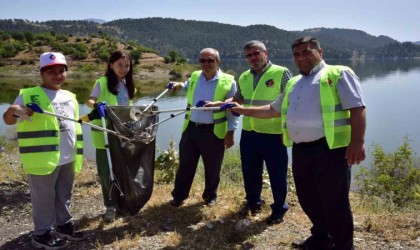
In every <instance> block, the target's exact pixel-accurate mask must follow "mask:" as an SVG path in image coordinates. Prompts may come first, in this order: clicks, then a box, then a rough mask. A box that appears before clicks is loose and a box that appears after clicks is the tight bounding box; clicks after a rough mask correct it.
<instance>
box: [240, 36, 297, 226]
mask: <svg viewBox="0 0 420 250" xmlns="http://www.w3.org/2000/svg"><path fill="white" fill-rule="evenodd" d="M243 51H244V54H245V57H246V59H247V61H248V63H249V65H250V66H251V69H250V70H247V71H245V72H244V73H242V75H241V76H240V78H239V85H238V90H237V92H236V94H235V96H234V97H233V101H235V102H238V103H240V104H243V105H244V106H245V107H254V106H262V105H266V104H269V103H271V102H273V101H275V100H276V99H277V97H278V96H279V95H280V93H282V92H283V89H284V86H285V85H286V83H287V81H288V80H289V79H290V78H291V77H292V73H291V72H290V71H289V70H288V69H287V68H285V67H282V66H278V65H275V64H272V63H271V62H270V61H269V60H268V52H267V49H266V47H265V45H264V44H263V43H262V42H260V41H256V40H253V41H250V42H248V43H246V44H245V46H244V48H243ZM280 124H281V120H280V118H272V119H258V118H253V117H250V116H244V117H243V126H242V128H243V129H242V133H241V140H240V151H241V162H242V173H243V178H244V184H245V192H246V204H245V206H244V208H242V209H241V211H240V214H242V215H247V214H248V212H251V215H256V214H257V213H259V212H260V211H261V205H262V204H263V202H264V200H263V199H262V198H261V191H262V185H263V163H264V162H265V165H266V167H267V172H268V176H269V178H270V185H271V191H272V194H273V201H274V202H273V203H272V204H271V210H272V212H271V215H270V217H268V219H267V221H266V222H267V224H269V225H270V224H277V223H280V222H282V221H283V217H284V214H285V213H286V211H287V210H288V206H287V204H286V194H287V163H288V157H287V150H286V147H285V146H284V145H283V143H282V137H281V127H280Z"/></svg>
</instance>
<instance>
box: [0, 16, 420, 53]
mask: <svg viewBox="0 0 420 250" xmlns="http://www.w3.org/2000/svg"><path fill="white" fill-rule="evenodd" d="M0 31H2V32H12V31H14V32H15V31H21V32H24V31H30V32H46V31H52V32H55V33H58V34H61V33H63V34H66V35H73V36H89V35H92V34H95V33H101V32H104V33H107V34H109V35H111V36H115V37H117V38H118V39H120V40H121V41H135V42H136V43H138V44H143V45H145V46H147V47H151V48H154V49H156V50H157V51H159V53H160V54H161V55H164V54H167V53H168V51H171V50H177V51H178V52H180V53H181V55H183V56H184V57H187V58H196V56H197V54H198V52H199V51H200V50H201V49H202V48H204V47H213V48H216V49H218V50H219V51H220V54H221V56H222V57H223V58H242V57H243V56H242V47H243V45H244V44H245V43H246V42H247V41H249V40H253V39H258V40H261V41H263V42H264V43H265V44H266V46H267V48H268V50H269V53H270V56H271V57H283V58H287V59H289V58H292V55H291V49H290V45H291V43H292V42H293V40H294V39H296V38H297V37H300V36H302V35H312V36H316V37H318V38H319V39H320V41H321V43H322V47H323V49H324V57H327V58H351V57H367V58H372V57H375V58H397V57H398V58H406V57H420V46H419V45H416V44H414V43H410V42H405V43H399V42H397V41H396V40H394V39H392V38H390V37H387V36H372V35H369V34H367V33H366V32H364V31H360V30H352V29H337V28H335V29H327V28H314V29H307V30H303V31H286V30H282V29H278V28H276V27H274V26H269V25H250V26H238V25H230V24H222V23H217V22H204V21H192V20H183V19H172V18H143V19H119V20H114V21H111V22H105V23H102V24H99V23H96V22H92V21H47V22H30V21H27V20H21V19H13V20H10V19H9V20H0Z"/></svg>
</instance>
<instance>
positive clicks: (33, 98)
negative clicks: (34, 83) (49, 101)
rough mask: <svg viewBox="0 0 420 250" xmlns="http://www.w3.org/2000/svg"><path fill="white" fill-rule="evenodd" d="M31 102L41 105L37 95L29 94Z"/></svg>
mask: <svg viewBox="0 0 420 250" xmlns="http://www.w3.org/2000/svg"><path fill="white" fill-rule="evenodd" d="M30 97H31V102H32V103H36V104H38V105H41V103H40V101H39V95H31V96H30Z"/></svg>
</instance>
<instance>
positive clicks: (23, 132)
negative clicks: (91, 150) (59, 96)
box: [17, 86, 83, 175]
mask: <svg viewBox="0 0 420 250" xmlns="http://www.w3.org/2000/svg"><path fill="white" fill-rule="evenodd" d="M67 93H68V95H69V96H70V97H71V98H72V99H73V102H74V104H75V117H74V118H75V119H78V118H79V106H78V103H77V100H76V98H75V95H74V94H73V93H71V92H69V91H67ZM20 94H21V95H22V99H23V103H24V104H27V103H36V104H38V105H39V106H40V108H41V109H42V110H45V111H48V112H51V113H54V112H55V111H54V108H53V107H52V105H51V102H50V100H49V99H48V96H47V95H46V94H45V92H44V91H43V90H42V89H41V87H39V86H37V87H33V88H28V89H22V90H21V91H20ZM59 133H60V132H59V127H58V122H57V118H55V117H52V116H47V115H43V114H39V113H34V115H33V117H32V121H31V122H29V121H26V120H25V121H22V122H19V123H18V125H17V135H18V143H19V152H20V159H21V162H22V165H23V169H24V171H25V173H27V174H34V175H47V174H50V173H52V172H53V171H54V169H55V168H56V167H57V164H58V162H59V160H60V151H59V148H60V146H59V145H60V136H59V135H60V134H59ZM76 135H77V136H76V143H75V153H76V154H75V156H74V161H75V171H76V172H79V171H80V169H81V167H82V162H83V136H82V129H81V126H80V124H76Z"/></svg>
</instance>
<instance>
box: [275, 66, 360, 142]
mask: <svg viewBox="0 0 420 250" xmlns="http://www.w3.org/2000/svg"><path fill="white" fill-rule="evenodd" d="M326 67H327V68H326V69H325V71H324V72H323V74H322V76H321V78H320V81H319V88H320V100H321V103H320V104H321V109H322V120H323V124H324V133H325V137H326V139H327V142H328V146H329V148H330V149H334V148H341V147H346V146H348V145H349V143H350V137H351V126H350V111H349V110H344V109H343V108H342V106H341V101H340V98H339V97H338V94H337V82H338V78H339V77H340V75H341V72H342V71H343V70H348V71H350V72H352V73H353V70H351V69H350V68H349V67H346V66H341V65H327V66H326ZM301 77H302V76H301V75H299V76H295V77H293V78H292V79H290V80H289V81H288V82H287V86H286V91H285V96H284V100H283V103H282V108H281V119H282V129H283V142H284V144H285V145H286V146H289V147H290V146H292V144H293V141H292V140H291V139H290V135H289V132H288V130H287V123H286V121H287V109H288V106H289V94H290V92H291V91H292V90H293V87H294V85H295V84H296V82H297V81H298V80H299V79H300V78H301Z"/></svg>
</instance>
